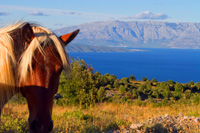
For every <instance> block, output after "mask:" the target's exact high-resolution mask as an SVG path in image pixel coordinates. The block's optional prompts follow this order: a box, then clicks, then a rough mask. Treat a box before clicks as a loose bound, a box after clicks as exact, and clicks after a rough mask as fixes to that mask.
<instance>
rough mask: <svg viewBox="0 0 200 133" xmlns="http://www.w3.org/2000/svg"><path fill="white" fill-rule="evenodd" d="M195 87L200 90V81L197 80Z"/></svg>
mask: <svg viewBox="0 0 200 133" xmlns="http://www.w3.org/2000/svg"><path fill="white" fill-rule="evenodd" d="M195 87H196V88H197V90H200V83H199V82H196V83H195Z"/></svg>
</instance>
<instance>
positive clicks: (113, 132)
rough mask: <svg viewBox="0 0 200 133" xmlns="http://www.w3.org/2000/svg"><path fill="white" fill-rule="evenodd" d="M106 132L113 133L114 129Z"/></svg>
mask: <svg viewBox="0 0 200 133" xmlns="http://www.w3.org/2000/svg"><path fill="white" fill-rule="evenodd" d="M106 133H115V131H114V130H109V131H108V132H106Z"/></svg>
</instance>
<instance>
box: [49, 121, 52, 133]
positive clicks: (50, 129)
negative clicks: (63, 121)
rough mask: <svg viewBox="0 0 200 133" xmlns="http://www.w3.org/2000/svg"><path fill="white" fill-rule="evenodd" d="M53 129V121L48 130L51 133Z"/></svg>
mask: <svg viewBox="0 0 200 133" xmlns="http://www.w3.org/2000/svg"><path fill="white" fill-rule="evenodd" d="M52 129H53V121H52V120H51V121H50V125H49V129H48V132H51V131H52Z"/></svg>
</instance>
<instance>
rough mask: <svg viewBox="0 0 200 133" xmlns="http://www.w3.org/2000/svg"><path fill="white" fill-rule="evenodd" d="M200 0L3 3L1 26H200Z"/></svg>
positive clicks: (21, 0) (15, 0) (0, 4)
mask: <svg viewBox="0 0 200 133" xmlns="http://www.w3.org/2000/svg"><path fill="white" fill-rule="evenodd" d="M199 6H200V0H32V1H27V0H1V2H0V26H3V25H6V24H9V23H12V22H15V21H17V20H19V19H23V20H27V21H33V22H37V23H39V24H41V25H42V26H45V27H48V28H51V29H56V28H60V27H66V26H73V25H78V24H83V23H90V22H95V21H109V20H122V21H136V20H137V21H138V20H139V21H146V20H153V21H167V22H195V23H199V22H200V7H199Z"/></svg>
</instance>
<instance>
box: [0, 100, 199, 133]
mask: <svg viewBox="0 0 200 133" xmlns="http://www.w3.org/2000/svg"><path fill="white" fill-rule="evenodd" d="M180 112H182V113H183V115H184V116H195V117H198V116H200V105H197V104H192V105H191V104H188V105H186V104H181V105H180V104H173V105H170V106H163V107H155V106H152V104H149V105H148V104H145V105H137V104H117V103H102V104H96V105H95V106H94V107H90V108H88V109H80V108H79V107H76V106H58V105H54V108H53V116H52V119H53V121H54V129H53V131H52V132H67V133H68V132H69V133H72V132H83V133H84V132H86V133H88V132H97V133H98V132H107V131H109V130H115V131H121V132H122V131H123V129H125V128H128V127H130V125H131V124H132V123H140V122H144V121H146V120H148V119H151V118H154V117H157V116H163V115H165V114H168V115H170V116H177V115H178V114H179V113H180ZM28 115H29V114H28V110H27V105H26V104H9V105H6V106H5V108H4V110H3V113H2V116H1V125H0V132H28V131H29V129H28V122H27V120H28ZM161 127H162V126H161V125H159V124H156V125H149V126H148V127H145V128H149V129H152V128H153V129H154V128H155V129H156V128H160V129H161ZM162 128H163V127H162ZM153 129H152V132H153ZM144 130H145V129H144ZM165 130H166V131H169V132H170V129H165ZM197 130H198V127H192V128H191V127H187V128H186V127H185V128H183V129H182V130H181V131H182V132H188V131H191V132H194V131H197Z"/></svg>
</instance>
